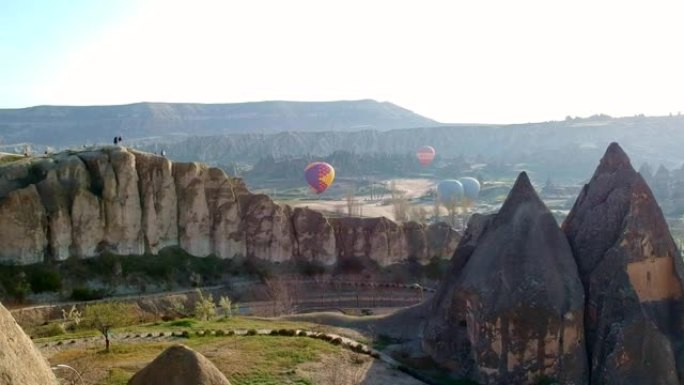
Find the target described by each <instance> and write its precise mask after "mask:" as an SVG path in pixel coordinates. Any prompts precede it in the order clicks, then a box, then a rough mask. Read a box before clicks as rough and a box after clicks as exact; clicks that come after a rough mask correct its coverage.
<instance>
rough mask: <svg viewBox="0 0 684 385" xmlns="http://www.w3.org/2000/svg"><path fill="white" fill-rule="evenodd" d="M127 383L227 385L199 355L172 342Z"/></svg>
mask: <svg viewBox="0 0 684 385" xmlns="http://www.w3.org/2000/svg"><path fill="white" fill-rule="evenodd" d="M128 385H230V382H229V381H228V379H227V378H226V376H224V375H223V373H221V372H220V371H219V370H218V369H217V368H216V366H215V365H214V364H213V363H212V362H211V361H209V360H208V359H207V358H206V357H204V356H203V355H202V354H200V353H198V352H196V351H194V350H192V349H190V348H189V347H187V346H185V345H175V346H172V347H170V348H168V349H166V350H165V351H164V352H163V353H162V354H160V355H159V356H158V357H157V358H155V359H154V361H152V362H151V363H150V364H149V365H147V366H146V367H144V368H143V369H142V370H140V371H139V372H137V373H136V374H135V375H134V376H133V377H132V378H131V379H130V380H129V381H128Z"/></svg>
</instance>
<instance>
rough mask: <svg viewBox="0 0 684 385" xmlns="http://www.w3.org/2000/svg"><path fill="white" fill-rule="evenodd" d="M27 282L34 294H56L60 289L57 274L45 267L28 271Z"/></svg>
mask: <svg viewBox="0 0 684 385" xmlns="http://www.w3.org/2000/svg"><path fill="white" fill-rule="evenodd" d="M28 280H29V283H30V285H31V291H32V292H34V293H43V292H57V291H59V290H60V289H61V288H62V278H61V277H60V275H59V272H58V271H57V270H55V269H53V268H49V267H46V266H36V267H34V268H33V269H31V270H30V271H29V274H28Z"/></svg>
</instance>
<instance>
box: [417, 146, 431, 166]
mask: <svg viewBox="0 0 684 385" xmlns="http://www.w3.org/2000/svg"><path fill="white" fill-rule="evenodd" d="M416 157H418V161H419V162H420V164H422V165H423V166H427V165H429V164H430V163H432V160H433V159H435V149H434V148H432V146H422V147H421V148H419V149H418V151H416Z"/></svg>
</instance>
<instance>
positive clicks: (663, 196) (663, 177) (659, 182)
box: [653, 164, 670, 202]
mask: <svg viewBox="0 0 684 385" xmlns="http://www.w3.org/2000/svg"><path fill="white" fill-rule="evenodd" d="M653 194H654V195H655V197H656V198H657V199H658V201H660V202H665V201H667V200H668V199H670V171H669V170H668V169H667V168H665V166H663V165H662V164H661V165H660V167H658V171H656V173H655V175H654V176H653Z"/></svg>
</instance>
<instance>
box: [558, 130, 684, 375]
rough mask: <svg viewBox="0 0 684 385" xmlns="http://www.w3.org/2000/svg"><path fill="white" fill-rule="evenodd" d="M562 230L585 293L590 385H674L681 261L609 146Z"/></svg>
mask: <svg viewBox="0 0 684 385" xmlns="http://www.w3.org/2000/svg"><path fill="white" fill-rule="evenodd" d="M658 174H661V176H662V174H663V173H662V172H660V171H659V172H658V173H657V174H656V180H657V179H658ZM562 229H563V231H564V232H565V234H566V235H567V237H568V241H569V243H570V247H571V248H572V250H573V253H574V255H575V258H576V261H577V265H578V269H579V273H580V278H581V279H582V282H583V284H584V288H585V291H586V310H585V327H586V338H587V350H588V353H589V359H590V369H591V383H592V384H640V385H650V384H653V385H655V384H659V385H660V384H680V383H682V378H684V357H683V356H682V342H683V341H684V339H683V337H684V322H683V321H684V320H683V317H682V311H684V302H683V297H684V295H683V294H684V292H683V291H682V277H683V275H682V272H683V271H684V270H683V266H682V260H681V257H680V255H679V252H678V250H677V248H676V246H675V243H674V241H673V240H672V237H671V236H670V233H669V230H668V227H667V224H666V222H665V219H664V218H663V215H662V212H661V210H660V208H659V207H658V204H657V203H656V200H655V198H654V197H653V194H652V193H651V191H650V189H649V188H648V186H647V185H646V182H645V181H644V179H643V178H642V177H641V176H640V175H639V174H638V173H637V172H636V171H635V170H634V168H632V166H631V164H630V161H629V158H628V157H627V155H626V154H625V153H624V152H623V151H622V149H621V148H620V146H618V145H617V144H616V143H612V144H611V145H610V147H609V148H608V150H607V151H606V153H605V155H604V156H603V159H601V163H600V165H599V167H598V168H597V169H596V172H595V173H594V176H593V177H592V179H591V181H590V182H589V184H587V185H586V186H584V189H583V190H582V192H581V193H580V196H579V197H578V198H577V202H575V206H574V207H573V209H572V211H571V212H570V214H569V215H568V217H567V219H566V221H565V223H564V224H563V227H562Z"/></svg>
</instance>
